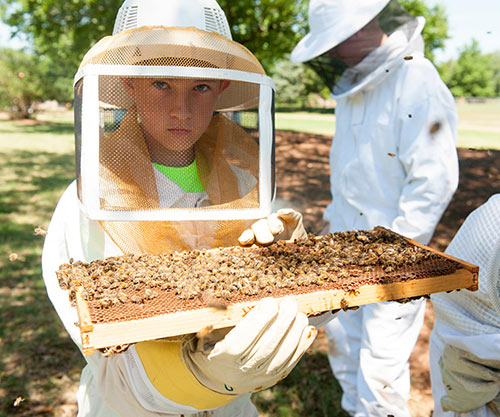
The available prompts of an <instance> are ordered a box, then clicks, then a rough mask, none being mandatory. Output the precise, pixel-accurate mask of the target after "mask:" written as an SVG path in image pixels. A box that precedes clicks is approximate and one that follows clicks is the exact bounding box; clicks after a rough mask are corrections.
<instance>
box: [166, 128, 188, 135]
mask: <svg viewBox="0 0 500 417" xmlns="http://www.w3.org/2000/svg"><path fill="white" fill-rule="evenodd" d="M168 131H169V132H170V133H172V134H173V135H187V134H188V133H189V132H190V130H189V129H184V128H182V127H176V128H173V129H168Z"/></svg>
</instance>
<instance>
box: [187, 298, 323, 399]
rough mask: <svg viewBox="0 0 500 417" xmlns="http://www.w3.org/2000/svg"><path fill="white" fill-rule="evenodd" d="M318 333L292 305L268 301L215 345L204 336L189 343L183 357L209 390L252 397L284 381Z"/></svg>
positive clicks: (244, 318)
mask: <svg viewBox="0 0 500 417" xmlns="http://www.w3.org/2000/svg"><path fill="white" fill-rule="evenodd" d="M317 333H318V331H317V330H316V329H315V328H314V327H312V326H309V324H308V320H307V317H306V315H305V314H303V313H299V312H297V304H296V303H295V302H294V301H291V300H287V299H285V300H283V301H282V302H281V303H280V304H279V305H278V303H277V301H276V300H275V299H274V298H264V299H262V300H261V301H259V303H258V304H257V305H256V306H255V307H254V308H253V309H252V310H251V311H250V312H249V313H248V314H247V315H246V316H245V317H243V319H242V320H241V321H240V322H239V323H238V325H237V326H236V327H234V328H233V329H232V330H231V331H230V332H229V333H227V335H226V336H225V337H224V338H223V339H222V340H220V341H218V342H217V343H215V345H214V344H213V342H212V343H210V342H211V340H208V343H207V340H204V339H205V338H203V337H202V338H198V339H196V340H194V341H192V342H191V343H190V344H188V345H186V346H185V348H184V350H183V353H184V359H185V362H186V365H187V366H188V368H189V369H190V371H191V372H192V373H193V374H194V375H195V377H196V378H197V379H198V381H200V382H201V383H202V384H203V385H205V386H206V387H207V388H210V389H211V390H213V391H216V392H219V393H223V394H243V393H251V392H256V391H260V390H263V389H265V388H268V387H271V386H273V385H275V384H276V383H278V382H279V381H281V380H282V379H284V378H285V377H286V376H287V375H288V374H289V373H290V371H291V370H292V369H293V368H294V367H295V365H296V364H297V362H298V361H299V359H300V358H301V357H302V355H303V354H304V352H305V351H306V350H307V349H308V348H309V347H310V346H311V344H312V342H313V341H314V339H315V337H316V335H317Z"/></svg>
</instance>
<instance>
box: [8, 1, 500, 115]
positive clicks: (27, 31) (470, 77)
mask: <svg viewBox="0 0 500 417" xmlns="http://www.w3.org/2000/svg"><path fill="white" fill-rule="evenodd" d="M400 2H401V4H402V5H403V6H404V7H405V8H406V9H407V10H408V11H409V12H410V14H412V15H414V16H423V17H425V19H426V25H425V27H424V30H423V33H422V36H423V38H424V41H425V54H426V56H427V57H428V58H429V59H430V60H431V61H433V60H434V51H435V50H436V49H439V48H442V47H443V46H444V42H445V41H446V39H448V38H449V34H448V21H447V16H446V10H445V9H444V8H443V7H442V6H440V5H436V6H433V7H429V6H427V5H426V3H425V1H424V0H400ZM121 3H122V0H72V1H66V0H0V18H1V19H2V20H3V21H4V22H5V23H7V24H8V25H10V26H11V27H12V28H14V30H15V31H16V32H19V33H22V34H24V35H25V36H26V37H27V39H28V40H29V41H30V42H31V45H32V47H31V49H30V51H28V52H26V53H27V54H29V55H32V58H31V59H32V62H33V66H34V67H35V68H36V71H35V72H34V73H32V74H30V80H35V79H37V80H38V81H37V84H36V85H38V89H37V92H39V93H41V94H42V95H43V98H44V99H56V100H58V101H60V102H67V101H71V97H72V87H71V85H72V79H73V75H74V74H75V72H76V70H77V68H78V65H79V63H80V61H81V59H82V57H83V55H84V54H85V52H86V51H87V50H88V49H90V47H91V46H92V45H93V44H95V43H96V42H97V41H98V40H99V39H101V38H102V37H104V36H106V35H109V34H111V32H112V29H113V24H114V19H115V16H116V13H117V10H118V8H119V7H120V5H121ZM219 4H220V5H221V7H222V8H223V10H224V11H225V13H226V16H227V19H228V21H229V24H230V26H231V30H232V33H233V38H234V40H235V41H237V42H239V43H241V44H243V45H245V46H246V47H247V48H249V49H250V50H251V51H252V52H253V53H254V54H255V55H256V56H257V58H258V59H259V60H260V61H261V62H262V64H263V66H264V68H265V69H266V71H267V72H268V74H269V75H270V76H272V77H273V79H274V80H275V82H276V85H277V87H278V88H277V102H278V105H292V106H297V107H305V106H308V105H311V103H313V101H312V100H311V98H312V97H316V102H317V101H318V97H319V98H321V97H323V98H327V97H328V90H327V89H326V88H325V87H324V86H323V84H322V83H321V82H320V80H319V79H318V77H317V76H316V74H315V73H314V72H313V71H311V70H309V69H307V68H306V67H305V66H304V65H302V64H294V63H292V62H290V60H289V53H290V52H291V50H292V49H293V48H294V46H295V45H296V44H297V42H298V41H299V40H300V39H301V38H302V37H303V36H304V35H305V33H307V30H308V24H307V7H308V0H293V1H289V0H219ZM5 59H7V54H6V53H2V54H1V55H0V61H3V60H5ZM19 59H20V58H19ZM23 59H28V58H27V57H24V58H23ZM474 64H477V65H474ZM7 66H8V64H6V63H3V64H2V63H0V68H5V67H7ZM438 69H439V71H440V72H441V74H442V76H443V79H444V81H445V82H446V83H447V84H448V86H449V87H450V89H451V91H452V92H453V94H455V95H456V96H466V97H469V96H487V97H488V96H494V95H498V94H500V53H499V54H496V55H495V54H490V55H489V56H486V55H482V54H481V51H480V50H479V48H478V46H477V43H474V42H473V43H472V45H468V46H465V47H464V50H463V51H462V54H461V55H460V58H459V59H457V60H455V61H450V62H446V63H443V64H441V65H439V66H438ZM23 72H24V71H23ZM35 73H36V77H35ZM5 74H9V75H2V80H3V85H4V87H3V90H0V95H1V96H2V97H0V106H1V107H4V108H5V107H12V103H11V104H6V103H8V100H11V102H12V100H14V101H16V103H21V102H26V103H27V102H28V101H29V100H30V97H31V98H32V99H35V98H36V97H34V96H33V94H32V92H30V91H29V90H33V85H34V84H33V83H32V84H31V85H29V86H28V85H27V79H26V80H24V81H25V82H24V83H19V82H17V81H19V80H17V81H16V82H15V83H14V82H13V83H11V82H10V81H7V80H8V79H9V78H10V77H11V76H12V75H10V74H11V72H5ZM6 79H7V80H6ZM40 81H43V82H41V83H40ZM14 86H15V89H14ZM7 89H8V90H10V91H9V92H8V93H7ZM23 89H26V90H28V91H26V92H25V91H22V90H23ZM12 90H15V91H16V92H17V97H15V98H14V99H13V98H12V97H13V96H14V95H15V94H14V93H12ZM21 91H22V92H21ZM7 97H10V98H7ZM25 107H27V108H29V107H30V106H29V104H25Z"/></svg>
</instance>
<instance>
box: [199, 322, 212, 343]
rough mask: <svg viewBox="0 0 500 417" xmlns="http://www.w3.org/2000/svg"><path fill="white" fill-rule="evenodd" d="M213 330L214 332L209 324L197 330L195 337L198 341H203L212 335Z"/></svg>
mask: <svg viewBox="0 0 500 417" xmlns="http://www.w3.org/2000/svg"><path fill="white" fill-rule="evenodd" d="M213 330H214V326H212V325H211V324H209V325H208V326H206V327H204V328H203V329H201V330H199V331H198V332H197V333H196V337H197V338H198V339H203V338H205V337H207V336H208V335H209V334H210V333H212V331H213Z"/></svg>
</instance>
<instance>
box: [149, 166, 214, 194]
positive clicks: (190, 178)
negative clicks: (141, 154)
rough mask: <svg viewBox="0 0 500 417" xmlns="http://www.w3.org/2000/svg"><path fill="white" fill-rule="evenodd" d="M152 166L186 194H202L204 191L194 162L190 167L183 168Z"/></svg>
mask: <svg viewBox="0 0 500 417" xmlns="http://www.w3.org/2000/svg"><path fill="white" fill-rule="evenodd" d="M153 165H154V166H155V167H156V169H158V171H160V172H161V173H162V174H163V175H165V176H166V177H167V178H169V179H170V180H171V181H173V182H175V183H176V184H177V185H178V186H179V187H181V188H182V189H183V190H184V191H185V192H186V193H202V192H203V191H205V189H204V188H203V184H202V183H201V181H200V177H198V168H197V167H196V160H194V161H193V163H192V164H191V165H188V166H185V167H167V166H165V165H160V164H156V163H154V162H153Z"/></svg>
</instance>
